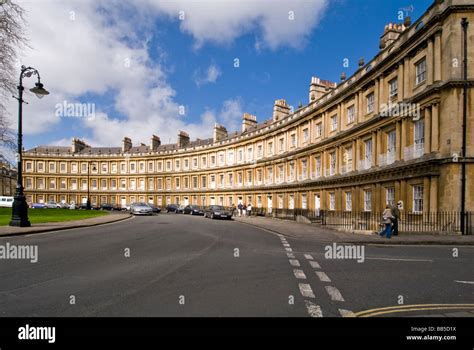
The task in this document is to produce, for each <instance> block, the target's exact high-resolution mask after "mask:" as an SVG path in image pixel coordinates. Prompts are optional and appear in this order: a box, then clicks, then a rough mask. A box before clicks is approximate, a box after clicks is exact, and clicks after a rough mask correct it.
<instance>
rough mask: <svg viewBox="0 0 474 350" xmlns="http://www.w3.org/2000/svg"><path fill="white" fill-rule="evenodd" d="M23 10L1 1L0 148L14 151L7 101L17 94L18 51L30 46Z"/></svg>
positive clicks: (12, 3)
mask: <svg viewBox="0 0 474 350" xmlns="http://www.w3.org/2000/svg"><path fill="white" fill-rule="evenodd" d="M24 25H25V19H24V10H23V8H22V7H21V6H20V5H18V4H16V3H15V2H14V1H13V0H0V147H2V148H10V149H13V148H14V147H15V142H16V141H15V136H14V133H13V132H12V130H11V129H10V125H9V123H8V118H7V113H8V112H7V108H6V105H7V99H8V98H11V95H12V94H13V93H15V85H16V79H17V76H16V73H17V71H18V69H16V68H17V67H16V63H17V59H18V51H19V50H20V49H21V48H23V47H25V46H28V42H27V39H26V37H25V31H24Z"/></svg>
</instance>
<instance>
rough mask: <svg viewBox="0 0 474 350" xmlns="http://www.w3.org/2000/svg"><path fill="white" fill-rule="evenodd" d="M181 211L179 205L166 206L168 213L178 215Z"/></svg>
mask: <svg viewBox="0 0 474 350" xmlns="http://www.w3.org/2000/svg"><path fill="white" fill-rule="evenodd" d="M178 209H179V205H177V204H168V205H167V206H166V212H167V213H177V212H178Z"/></svg>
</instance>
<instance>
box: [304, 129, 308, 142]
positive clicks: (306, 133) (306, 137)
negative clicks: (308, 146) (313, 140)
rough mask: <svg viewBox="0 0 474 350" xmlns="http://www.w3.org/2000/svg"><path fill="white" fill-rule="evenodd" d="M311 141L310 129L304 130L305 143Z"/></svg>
mask: <svg viewBox="0 0 474 350" xmlns="http://www.w3.org/2000/svg"><path fill="white" fill-rule="evenodd" d="M308 141H309V129H308V128H305V129H303V142H308Z"/></svg>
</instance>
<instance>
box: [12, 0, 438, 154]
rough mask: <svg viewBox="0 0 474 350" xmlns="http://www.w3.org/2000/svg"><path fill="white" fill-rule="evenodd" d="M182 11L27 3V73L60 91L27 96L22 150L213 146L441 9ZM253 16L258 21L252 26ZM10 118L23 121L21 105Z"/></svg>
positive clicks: (344, 3)
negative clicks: (179, 143)
mask: <svg viewBox="0 0 474 350" xmlns="http://www.w3.org/2000/svg"><path fill="white" fill-rule="evenodd" d="M213 1H217V0H213ZM176 2H177V3H178V5H177V6H178V7H173V6H174V2H169V1H166V2H163V1H159V0H137V1H136V2H134V3H133V5H131V6H120V7H117V6H115V7H112V4H117V3H116V2H113V1H102V2H100V1H99V2H88V1H85V2H78V1H70V2H69V3H68V1H64V2H61V6H58V2H55V1H51V0H40V1H37V2H34V1H31V0H30V1H23V2H22V4H23V6H24V7H25V8H26V9H27V11H28V12H29V16H27V20H28V30H29V35H30V42H31V44H32V46H33V50H28V51H26V52H24V53H23V56H22V60H23V61H22V63H27V64H31V65H34V66H35V67H36V68H38V69H39V70H40V72H41V75H42V80H43V81H44V84H45V86H46V88H48V87H49V88H50V90H51V95H50V96H48V97H47V98H45V99H43V100H41V101H40V102H38V101H35V100H33V99H34V98H33V97H32V96H29V99H30V100H31V102H32V103H30V104H29V105H27V106H26V107H25V110H24V113H25V121H26V122H25V134H26V136H25V142H24V143H25V147H26V148H30V147H34V146H35V145H40V144H63V145H65V144H69V142H70V139H71V138H72V137H74V136H78V137H82V138H85V139H86V140H87V141H88V142H90V143H91V144H92V145H97V146H99V145H109V146H118V145H119V144H120V142H121V139H122V137H123V136H129V137H131V138H132V140H133V141H134V143H138V142H145V143H148V142H149V137H150V136H151V135H152V134H157V135H159V136H160V137H161V138H162V142H163V143H168V142H169V141H171V142H175V140H176V134H177V133H178V131H179V130H185V131H188V132H189V133H190V136H191V138H192V139H194V138H196V137H206V136H207V137H209V136H211V135H212V125H213V123H214V122H220V123H222V124H224V125H226V126H228V129H229V131H233V130H234V129H236V128H238V127H239V125H240V117H241V114H242V113H243V112H248V113H252V114H255V115H256V116H257V118H258V120H259V121H262V120H265V119H268V118H269V117H271V113H272V106H273V103H274V100H275V99H279V98H284V99H286V100H287V102H288V103H289V104H290V105H293V106H295V107H296V106H297V105H298V103H299V102H302V103H303V104H306V103H307V102H308V88H309V82H310V79H311V76H318V77H320V78H323V79H327V80H332V81H336V82H338V81H339V80H340V74H341V73H342V72H346V73H347V75H348V76H350V75H351V74H352V73H353V72H354V70H355V69H356V68H357V62H358V59H359V58H360V57H364V58H365V60H366V62H367V61H368V60H370V59H371V58H372V57H373V56H374V55H375V54H376V53H377V52H378V50H379V48H378V45H379V38H380V35H381V34H382V31H383V28H384V25H385V24H387V23H389V22H400V21H399V20H398V18H397V17H398V14H399V13H398V11H399V10H400V8H402V7H407V6H409V5H413V7H414V11H413V12H412V13H411V16H412V19H413V20H416V19H417V18H418V17H419V16H420V15H421V14H422V13H423V12H424V11H425V10H426V9H427V8H428V7H429V6H430V5H431V3H432V1H428V0H417V1H411V2H410V1H398V0H390V1H379V0H334V1H328V2H325V1H324V0H314V2H318V4H317V5H315V4H312V1H299V2H298V1H294V2H293V1H289V0H287V1H286V2H283V1H282V2H281V4H280V7H279V8H278V9H275V8H273V7H272V6H268V9H265V7H262V4H261V2H265V0H262V1H260V4H259V1H243V2H240V4H242V3H243V5H237V4H238V3H237V4H230V5H229V6H228V7H229V8H222V7H217V8H215V4H214V3H211V4H210V6H209V7H208V9H207V10H206V11H205V12H204V11H203V10H202V9H201V12H199V11H198V10H195V9H197V7H193V4H189V3H190V1H189V0H188V1H187V2H186V0H184V1H176ZM38 3H41V4H38ZM198 3H199V2H198ZM300 3H306V4H300ZM207 5H209V4H207ZM180 6H181V7H180ZM233 6H240V7H239V8H237V7H236V8H233ZM242 6H244V7H245V8H244V7H242ZM253 6H255V9H254V12H250V13H254V14H255V17H253V19H251V20H248V18H249V14H248V13H247V12H246V11H249V8H250V10H252V7H253ZM180 8H182V9H184V10H185V12H184V13H185V19H184V20H183V21H180V20H179V18H178V17H179V16H178V13H179V11H180ZM214 8H215V13H213V9H214ZM224 11H226V12H225V13H224ZM272 11H273V12H272ZM288 11H294V16H295V21H299V20H301V22H304V24H300V25H299V27H298V28H297V29H293V27H291V26H292V25H293V23H294V22H292V23H287V22H286V21H284V20H283V22H282V17H281V16H282V14H284V15H285V16H286V15H287V14H288ZM226 16H228V17H226ZM65 17H66V18H65ZM221 17H222V18H221ZM214 20H215V21H216V23H215V24H214V23H213V21H214ZM232 20H233V21H235V23H231V24H229V22H232ZM186 21H189V22H186ZM260 21H261V22H260ZM45 26H47V27H48V28H45ZM281 26H283V27H284V26H287V27H284V28H281ZM48 30H49V32H48ZM236 58H238V59H239V63H240V66H239V67H238V68H235V67H234V59H236ZM345 58H347V59H349V67H348V68H345V67H343V60H344V59H345ZM127 60H128V61H127ZM24 61H28V62H24ZM117 62H119V63H117ZM123 62H129V63H130V66H131V68H130V67H128V66H127V67H126V68H127V70H125V69H124V68H123V66H120V63H123ZM117 67H118V68H117ZM27 83H29V84H31V85H32V84H33V83H34V81H28V82H27ZM45 100H47V101H46V102H45ZM64 101H67V102H76V103H88V104H94V106H95V112H96V115H95V118H94V119H93V120H87V119H85V118H79V117H78V118H67V117H64V116H60V117H58V116H57V115H55V111H56V107H57V104H62V103H64ZM179 106H184V107H185V115H180V114H179V113H178V108H179ZM10 110H11V112H12V114H13V115H16V105H15V104H14V103H12V106H11V109H10Z"/></svg>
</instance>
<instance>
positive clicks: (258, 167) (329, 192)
mask: <svg viewBox="0 0 474 350" xmlns="http://www.w3.org/2000/svg"><path fill="white" fill-rule="evenodd" d="M461 18H467V19H468V21H469V22H470V27H469V28H468V33H469V36H468V52H467V57H468V62H469V71H468V81H467V82H464V81H463V80H462V57H463V52H462V45H461V43H462V40H461V39H462V28H461ZM405 25H406V27H405V26H404V25H400V24H389V25H388V26H387V27H386V28H385V31H384V33H383V35H382V39H383V45H381V50H380V52H379V53H378V54H377V55H376V56H375V57H374V58H373V59H372V60H370V61H369V62H368V63H366V64H365V63H364V62H363V61H362V60H361V63H360V66H359V69H358V70H357V71H356V72H355V73H354V74H353V75H352V76H351V77H348V78H347V79H344V80H343V81H342V82H341V83H339V84H336V83H332V82H328V81H325V80H321V79H319V78H316V77H313V78H312V79H311V84H310V90H309V103H308V104H307V105H305V106H302V107H301V108H298V109H297V110H295V111H291V110H290V108H289V106H288V105H287V103H286V102H285V101H284V100H283V99H279V100H277V101H276V102H275V107H274V111H273V115H272V116H271V118H270V119H268V120H265V121H264V122H260V123H258V122H257V121H256V118H255V117H254V116H252V115H250V114H245V115H244V116H243V125H242V130H240V131H239V132H235V133H228V132H227V130H226V129H225V127H223V126H221V125H216V126H215V127H214V130H213V137H212V138H210V139H205V140H196V141H190V139H189V135H188V134H186V133H185V132H182V131H180V132H179V134H178V142H177V143H176V144H168V145H162V144H161V142H160V141H159V138H158V137H157V136H153V138H152V142H151V144H150V145H143V144H141V145H140V146H133V145H132V141H131V140H130V139H129V138H124V141H123V144H122V147H105V148H100V147H91V146H89V145H86V144H85V143H83V142H81V141H80V140H77V139H75V140H73V145H72V147H55V146H42V147H36V148H33V149H30V150H28V151H26V152H25V153H24V156H23V161H24V186H25V191H26V195H27V199H28V201H29V202H39V201H48V200H55V201H61V200H64V201H66V202H76V203H78V202H85V201H86V194H87V188H88V187H89V189H90V191H91V202H92V203H93V204H94V203H95V204H100V203H103V202H107V203H115V204H122V205H125V204H129V203H131V202H134V201H144V202H153V203H155V204H157V205H161V206H164V205H166V204H168V203H182V204H186V203H192V204H198V205H210V204H213V203H215V204H224V205H231V204H236V203H237V202H239V201H242V202H245V203H252V205H253V206H254V207H255V208H259V207H260V208H266V209H267V210H270V208H289V209H293V208H302V209H309V210H317V209H322V210H340V211H353V212H361V211H377V212H380V211H382V209H383V208H384V206H385V205H386V203H387V202H390V203H394V202H397V201H399V200H401V201H403V203H404V210H406V211H407V212H414V213H418V212H436V211H459V210H460V206H461V202H460V199H461V193H460V191H461V187H460V177H461V163H462V162H465V163H466V172H467V191H466V193H467V197H466V203H465V204H466V210H468V211H474V135H473V130H474V99H473V97H474V96H473V91H472V85H473V84H474V68H472V67H473V65H472V62H473V59H474V34H473V30H474V3H473V2H472V1H467V0H445V1H435V2H434V3H433V4H432V5H431V6H430V8H429V9H427V11H426V12H425V13H424V14H423V16H422V17H421V18H420V19H418V20H417V21H416V22H414V23H412V24H410V23H407V22H405ZM381 44H382V43H381ZM465 83H466V84H468V86H469V89H468V105H467V116H468V122H467V125H466V128H467V148H466V157H460V156H459V155H460V154H461V147H462V137H461V135H462V108H463V104H462V97H463V92H462V91H463V84H465ZM90 166H91V167H90ZM89 167H90V168H89ZM94 169H95V170H94ZM89 170H90V180H89V183H87V178H88V176H87V174H88V171H89Z"/></svg>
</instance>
